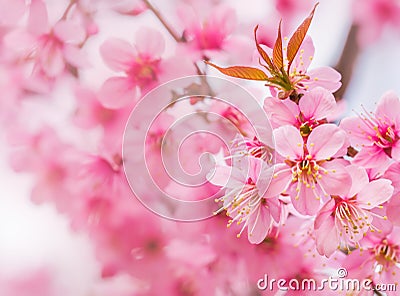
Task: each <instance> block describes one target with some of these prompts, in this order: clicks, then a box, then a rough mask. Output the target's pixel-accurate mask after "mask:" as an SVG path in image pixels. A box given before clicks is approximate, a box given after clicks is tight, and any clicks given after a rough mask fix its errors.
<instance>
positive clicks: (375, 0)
mask: <svg viewBox="0 0 400 296" xmlns="http://www.w3.org/2000/svg"><path fill="white" fill-rule="evenodd" d="M353 17H354V22H355V23H356V24H357V25H358V26H359V34H358V41H359V42H360V43H361V45H364V46H365V45H368V44H369V43H371V42H373V41H375V40H376V39H378V38H379V37H380V35H381V34H382V32H383V30H384V28H385V26H387V25H389V26H392V27H393V28H395V29H398V28H399V26H400V3H399V2H398V1H397V0H356V1H354V2H353Z"/></svg>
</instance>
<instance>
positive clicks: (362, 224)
mask: <svg viewBox="0 0 400 296" xmlns="http://www.w3.org/2000/svg"><path fill="white" fill-rule="evenodd" d="M334 213H335V217H336V219H337V221H338V223H339V225H338V226H339V227H340V228H341V232H340V233H339V235H340V236H342V235H345V236H346V237H348V238H350V239H351V240H354V239H355V237H356V236H359V235H360V233H362V234H365V233H366V230H368V228H369V227H370V222H371V221H370V220H371V217H370V216H369V215H366V214H365V212H364V211H363V210H362V209H360V208H359V207H357V205H356V204H355V203H354V202H351V201H350V200H340V201H339V202H338V203H337V204H336V209H335V212H334ZM343 231H344V233H343Z"/></svg>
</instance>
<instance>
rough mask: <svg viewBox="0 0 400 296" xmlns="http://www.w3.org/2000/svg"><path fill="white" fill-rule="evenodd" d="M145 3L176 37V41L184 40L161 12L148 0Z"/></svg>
mask: <svg viewBox="0 0 400 296" xmlns="http://www.w3.org/2000/svg"><path fill="white" fill-rule="evenodd" d="M143 2H144V4H146V6H147V7H148V8H149V9H150V11H151V12H152V13H153V14H154V15H155V16H156V18H157V19H158V20H159V21H160V22H161V24H162V25H163V26H164V28H165V29H166V30H167V31H168V33H169V34H170V35H171V36H172V38H174V39H175V41H176V42H182V41H184V39H183V38H181V37H179V35H178V33H176V31H175V30H174V29H172V27H171V26H170V25H169V24H168V22H167V21H166V20H165V19H164V17H163V16H162V15H161V13H160V12H159V11H158V10H157V9H156V8H155V7H154V6H153V5H152V4H151V3H150V2H149V1H148V0H143Z"/></svg>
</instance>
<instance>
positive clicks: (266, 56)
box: [254, 25, 276, 72]
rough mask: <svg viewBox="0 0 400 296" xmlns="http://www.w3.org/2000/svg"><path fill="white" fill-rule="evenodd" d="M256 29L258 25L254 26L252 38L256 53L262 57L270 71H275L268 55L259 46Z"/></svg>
mask: <svg viewBox="0 0 400 296" xmlns="http://www.w3.org/2000/svg"><path fill="white" fill-rule="evenodd" d="M257 30H258V25H257V26H256V27H255V28H254V40H255V41H256V46H257V50H258V53H259V54H260V56H261V57H262V58H263V60H264V61H265V62H266V63H267V65H268V67H269V68H270V72H271V71H275V70H276V69H275V65H274V64H273V63H272V61H271V58H270V57H269V55H268V54H267V53H266V52H265V50H264V49H263V48H262V47H261V46H260V44H259V43H258V41H257Z"/></svg>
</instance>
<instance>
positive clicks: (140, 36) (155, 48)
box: [135, 28, 165, 58]
mask: <svg viewBox="0 0 400 296" xmlns="http://www.w3.org/2000/svg"><path fill="white" fill-rule="evenodd" d="M135 45H136V49H137V51H138V52H139V53H140V54H142V55H146V56H150V57H153V58H157V57H160V56H161V54H162V53H163V52H164V50H165V40H164V37H163V36H162V34H161V33H160V32H159V31H157V30H154V29H151V28H141V29H139V30H138V31H137V32H136V38H135Z"/></svg>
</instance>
